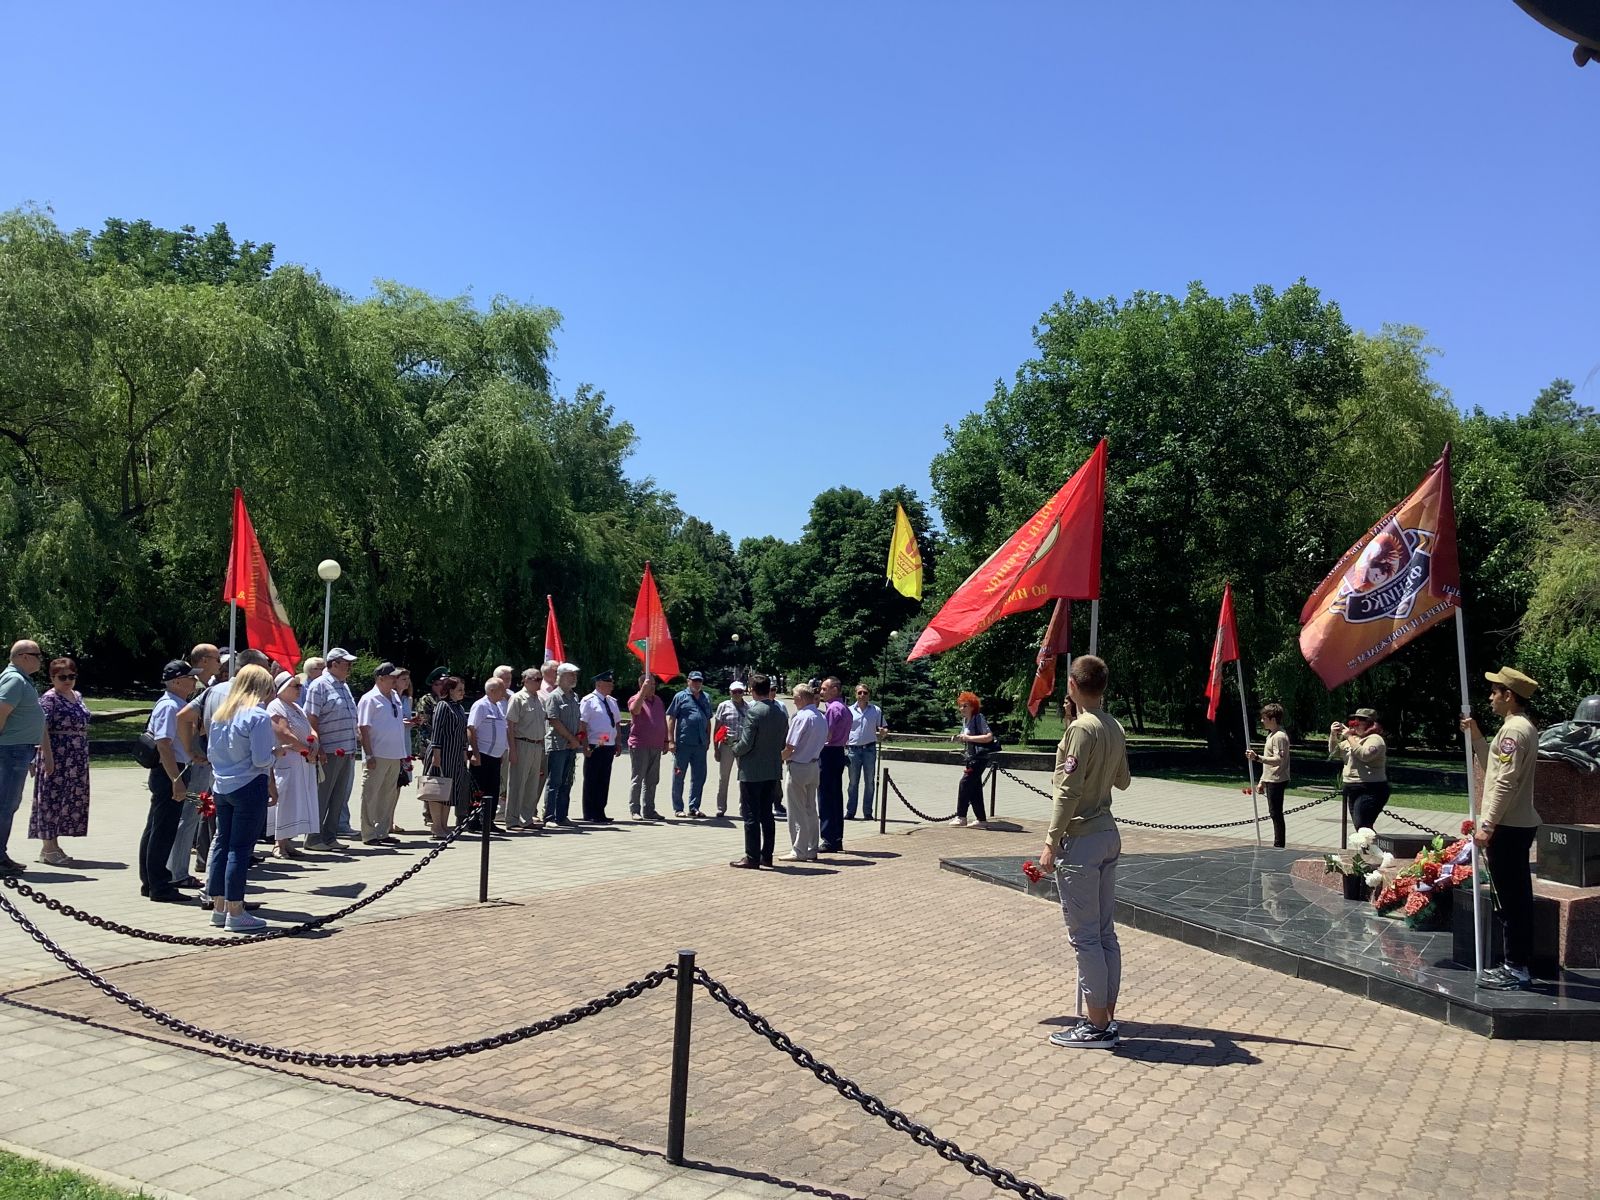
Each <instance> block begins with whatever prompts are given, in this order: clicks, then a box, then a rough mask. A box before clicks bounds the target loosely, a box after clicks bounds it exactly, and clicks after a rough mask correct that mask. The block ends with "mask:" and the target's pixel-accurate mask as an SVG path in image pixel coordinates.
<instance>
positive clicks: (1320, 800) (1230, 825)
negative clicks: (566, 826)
mask: <svg viewBox="0 0 1600 1200" xmlns="http://www.w3.org/2000/svg"><path fill="white" fill-rule="evenodd" d="M995 770H997V771H999V772H1000V774H1002V775H1004V776H1005V777H1006V778H1007V779H1009V780H1011V782H1012V783H1015V784H1017V785H1019V786H1020V787H1025V788H1027V789H1028V790H1029V791H1030V792H1035V793H1037V794H1038V795H1040V796H1043V797H1044V798H1045V799H1046V800H1053V799H1054V797H1053V796H1051V795H1050V793H1049V792H1047V791H1045V790H1044V789H1043V788H1041V787H1035V786H1034V785H1033V784H1031V783H1029V782H1028V781H1027V780H1026V779H1019V778H1017V777H1016V776H1015V775H1013V774H1012V773H1011V772H1010V771H1008V770H1006V769H1005V768H1004V767H996V768H995ZM1332 799H1333V797H1332V796H1318V797H1317V798H1316V799H1315V800H1308V801H1306V802H1305V803H1304V804H1301V805H1297V806H1296V807H1294V808H1288V809H1285V810H1284V813H1283V815H1284V816H1286V817H1292V816H1293V815H1294V814H1295V813H1299V812H1305V810H1306V809H1308V808H1315V807H1316V806H1317V805H1319V804H1326V803H1327V802H1328V801H1329V800H1332ZM1115 815H1116V817H1117V824H1118V825H1133V826H1135V827H1137V828H1139V829H1165V830H1178V831H1183V832H1193V831H1196V830H1206V829H1237V828H1238V827H1240V826H1241V825H1255V824H1258V823H1259V822H1260V821H1261V818H1260V817H1246V818H1244V820H1242V821H1216V822H1214V823H1212V824H1210V825H1172V824H1167V823H1164V822H1159V821H1135V820H1133V819H1132V818H1130V817H1124V816H1122V815H1120V814H1115Z"/></svg>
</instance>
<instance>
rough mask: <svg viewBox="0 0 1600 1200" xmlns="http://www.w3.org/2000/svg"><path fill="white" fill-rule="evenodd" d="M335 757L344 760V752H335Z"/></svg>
mask: <svg viewBox="0 0 1600 1200" xmlns="http://www.w3.org/2000/svg"><path fill="white" fill-rule="evenodd" d="M333 756H334V757H335V758H343V757H344V751H343V750H335V751H334V752H333Z"/></svg>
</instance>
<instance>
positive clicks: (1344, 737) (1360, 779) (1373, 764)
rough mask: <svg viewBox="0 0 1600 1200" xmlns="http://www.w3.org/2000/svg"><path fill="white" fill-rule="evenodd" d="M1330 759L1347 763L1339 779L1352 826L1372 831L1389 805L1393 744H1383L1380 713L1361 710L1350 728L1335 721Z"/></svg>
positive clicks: (1351, 718)
mask: <svg viewBox="0 0 1600 1200" xmlns="http://www.w3.org/2000/svg"><path fill="white" fill-rule="evenodd" d="M1328 757H1329V758H1337V759H1342V760H1343V762H1344V770H1343V771H1342V772H1341V773H1340V775H1339V778H1340V780H1341V781H1342V782H1343V784H1344V802H1345V806H1346V807H1347V808H1349V810H1350V823H1351V824H1352V825H1354V826H1355V827H1356V828H1357V829H1371V828H1372V823H1373V822H1374V821H1376V820H1377V819H1378V816H1379V814H1380V813H1382V812H1383V810H1384V807H1385V806H1386V805H1387V804H1388V803H1389V744H1388V743H1387V742H1385V741H1384V740H1383V727H1382V725H1380V724H1379V723H1378V714H1377V711H1376V710H1374V709H1370V708H1358V709H1356V711H1355V712H1353V713H1351V714H1350V716H1349V718H1348V723H1347V724H1341V723H1339V722H1338V721H1335V722H1334V723H1333V724H1332V725H1330V726H1329V727H1328Z"/></svg>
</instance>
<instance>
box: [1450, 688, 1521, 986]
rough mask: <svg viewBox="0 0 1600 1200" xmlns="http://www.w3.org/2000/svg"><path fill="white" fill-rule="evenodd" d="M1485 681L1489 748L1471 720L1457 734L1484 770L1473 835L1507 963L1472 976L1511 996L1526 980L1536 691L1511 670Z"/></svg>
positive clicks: (1469, 718) (1476, 725)
mask: <svg viewBox="0 0 1600 1200" xmlns="http://www.w3.org/2000/svg"><path fill="white" fill-rule="evenodd" d="M1484 678H1485V679H1487V680H1488V681H1489V684H1490V688H1489V707H1490V708H1491V709H1493V710H1494V715H1495V716H1497V717H1500V718H1502V723H1501V726H1500V732H1499V733H1498V734H1497V735H1496V736H1495V740H1494V746H1493V748H1492V749H1491V747H1490V746H1489V744H1488V742H1487V741H1486V740H1485V739H1484V736H1483V731H1482V730H1481V729H1479V728H1478V723H1477V721H1475V720H1473V719H1472V718H1471V717H1463V718H1462V719H1461V728H1463V729H1465V730H1466V731H1467V733H1468V734H1470V735H1471V737H1472V754H1473V757H1474V758H1476V759H1477V760H1478V766H1479V767H1480V768H1482V770H1483V803H1482V804H1481V805H1479V807H1478V827H1477V829H1475V830H1474V831H1473V835H1472V836H1473V837H1474V838H1475V839H1476V840H1477V843H1478V849H1479V850H1480V851H1482V852H1486V853H1487V855H1488V858H1489V878H1490V880H1491V881H1493V883H1494V893H1495V900H1496V902H1497V903H1498V905H1499V907H1500V917H1501V919H1502V920H1503V921H1504V922H1505V927H1506V959H1505V963H1504V964H1503V965H1501V966H1498V967H1491V968H1490V969H1489V970H1487V971H1485V972H1484V973H1483V974H1482V975H1480V976H1478V986H1479V987H1481V988H1489V989H1492V990H1494V991H1497V992H1515V991H1522V990H1524V989H1526V988H1527V986H1528V984H1529V983H1530V982H1531V981H1532V974H1531V972H1530V969H1529V968H1530V966H1531V964H1532V962H1533V873H1532V871H1531V870H1530V868H1529V866H1528V851H1530V850H1531V849H1532V848H1533V838H1534V835H1535V834H1536V833H1538V831H1539V814H1538V812H1537V811H1535V809H1534V807H1533V767H1534V760H1535V758H1536V757H1537V756H1538V753H1539V730H1538V729H1537V728H1536V727H1535V726H1534V724H1533V721H1532V719H1531V718H1530V717H1529V715H1528V701H1529V700H1531V699H1532V698H1533V694H1534V693H1535V692H1537V691H1538V690H1539V684H1538V681H1537V680H1533V679H1530V678H1528V676H1526V675H1524V674H1523V673H1522V672H1521V671H1519V670H1517V669H1516V668H1515V667H1502V668H1500V670H1498V671H1489V672H1487V673H1486V674H1485V675H1484Z"/></svg>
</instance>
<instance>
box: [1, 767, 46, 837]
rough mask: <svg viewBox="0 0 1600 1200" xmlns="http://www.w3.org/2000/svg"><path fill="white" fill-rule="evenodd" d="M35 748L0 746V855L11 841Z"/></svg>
mask: <svg viewBox="0 0 1600 1200" xmlns="http://www.w3.org/2000/svg"><path fill="white" fill-rule="evenodd" d="M38 749H39V747H37V746H0V855H3V854H4V853H5V852H6V844H7V843H8V842H9V841H10V840H11V822H12V820H13V819H14V818H15V817H16V815H17V809H19V808H21V807H22V789H23V788H24V787H26V786H27V783H28V764H29V763H31V762H32V761H33V756H34V755H35V754H36V753H37V752H38Z"/></svg>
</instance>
